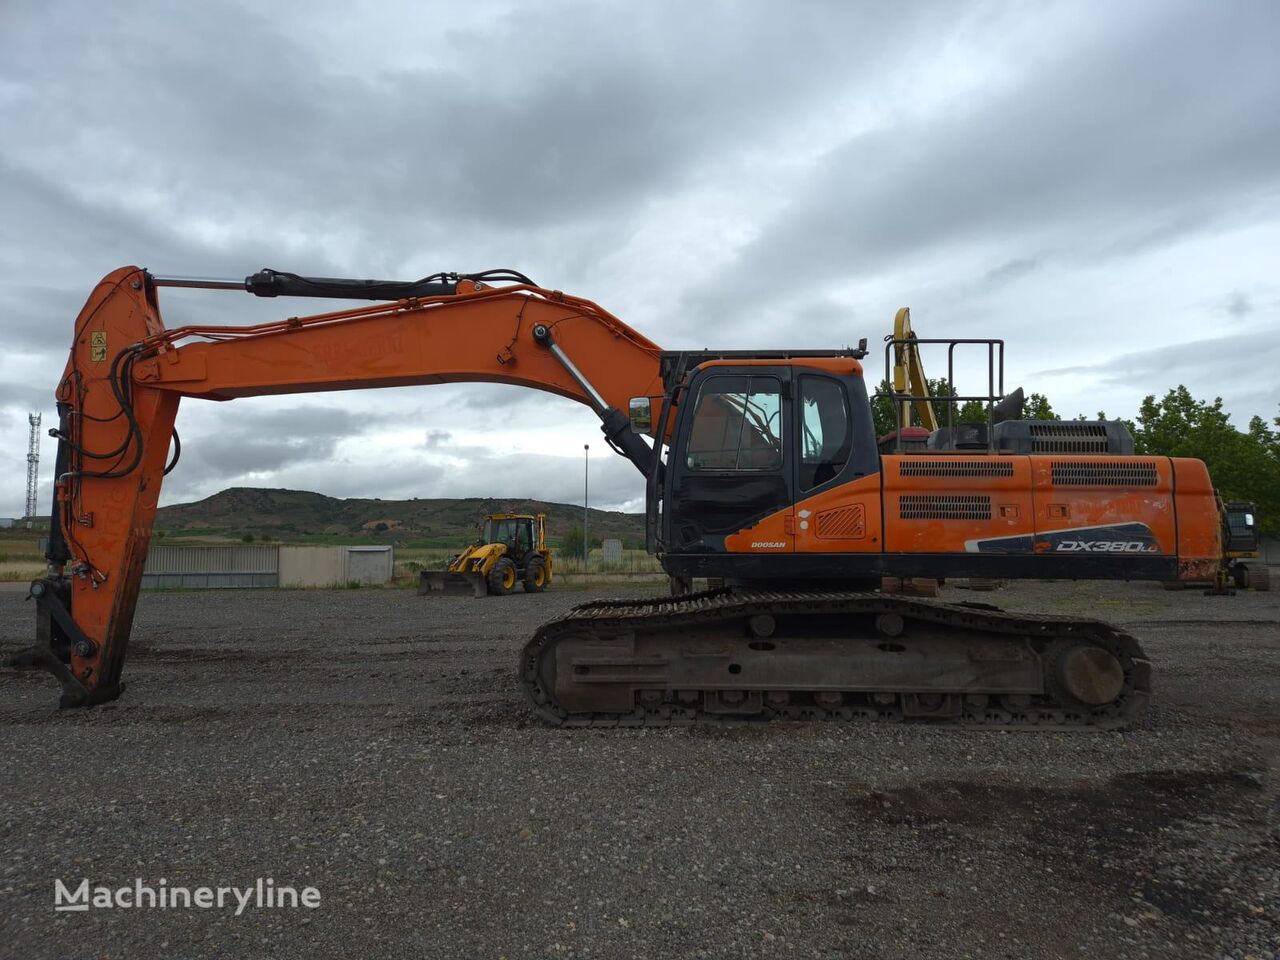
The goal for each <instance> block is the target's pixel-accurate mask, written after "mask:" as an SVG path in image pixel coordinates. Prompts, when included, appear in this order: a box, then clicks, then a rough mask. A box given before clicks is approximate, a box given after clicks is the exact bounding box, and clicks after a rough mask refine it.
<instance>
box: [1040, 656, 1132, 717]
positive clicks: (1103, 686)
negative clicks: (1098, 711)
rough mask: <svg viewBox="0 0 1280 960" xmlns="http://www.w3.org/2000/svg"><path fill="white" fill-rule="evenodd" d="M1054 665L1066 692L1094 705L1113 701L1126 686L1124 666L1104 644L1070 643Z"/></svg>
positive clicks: (1084, 702) (1058, 678) (1080, 700)
mask: <svg viewBox="0 0 1280 960" xmlns="http://www.w3.org/2000/svg"><path fill="white" fill-rule="evenodd" d="M1051 669H1052V670H1053V675H1054V678H1055V679H1056V680H1057V682H1058V686H1059V687H1060V688H1061V690H1062V692H1063V693H1064V694H1066V695H1067V696H1069V697H1070V698H1071V699H1073V700H1075V701H1076V702H1077V703H1083V704H1086V705H1088V706H1091V707H1100V706H1102V705H1103V704H1104V703H1110V702H1111V701H1112V700H1114V699H1115V698H1116V697H1118V696H1120V691H1121V690H1123V689H1124V668H1123V667H1122V666H1121V665H1120V661H1119V660H1117V659H1116V658H1115V656H1114V655H1112V653H1111V652H1110V651H1108V650H1104V649H1102V647H1095V646H1089V645H1083V644H1081V645H1075V646H1070V647H1067V648H1066V649H1064V650H1063V651H1062V652H1060V653H1059V654H1058V655H1057V656H1056V657H1055V658H1054V662H1053V665H1052V668H1051Z"/></svg>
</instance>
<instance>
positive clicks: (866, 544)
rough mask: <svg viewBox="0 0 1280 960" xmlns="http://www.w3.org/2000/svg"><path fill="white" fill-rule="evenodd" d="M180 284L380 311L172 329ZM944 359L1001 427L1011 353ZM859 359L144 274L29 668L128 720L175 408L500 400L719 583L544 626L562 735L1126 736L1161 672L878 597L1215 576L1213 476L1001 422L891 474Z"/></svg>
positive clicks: (103, 356)
mask: <svg viewBox="0 0 1280 960" xmlns="http://www.w3.org/2000/svg"><path fill="white" fill-rule="evenodd" d="M166 287H195V288H205V289H212V290H219V289H221V290H235V291H239V292H240V293H246V292H247V293H249V294H253V295H256V296H260V297H283V296H289V297H311V298H337V299H346V300H350V299H366V300H371V301H376V302H375V303H372V304H371V305H369V306H362V307H355V308H347V307H346V306H345V305H344V306H343V308H342V309H338V310H334V311H331V312H327V313H318V314H315V315H312V316H290V317H288V318H287V319H283V320H280V321H278V322H271V323H263V324H258V325H253V326H240V327H234V326H204V325H196V326H178V327H174V328H166V326H165V325H164V323H163V321H162V320H161V314H160V302H159V294H160V291H161V290H162V289H164V288H166ZM922 342H924V341H922ZM950 343H951V344H952V347H951V349H952V350H953V351H954V349H955V348H956V347H959V346H962V345H963V344H965V343H969V344H978V345H979V346H980V347H981V348H983V349H985V350H986V351H987V353H988V356H990V357H992V358H995V357H997V355H998V358H999V362H998V363H993V364H992V365H991V366H990V368H989V376H988V380H989V382H990V383H991V384H992V386H991V387H990V388H989V392H988V395H987V396H985V397H983V398H982V399H983V400H984V401H987V402H988V403H989V404H990V406H991V407H994V406H996V405H997V404H998V403H999V402H1000V400H1001V399H1002V395H1003V393H1004V387H1003V350H1004V344H1003V342H1002V341H999V340H983V341H950ZM894 346H895V344H894V343H892V342H889V343H887V344H886V355H885V367H886V376H887V374H888V367H889V364H890V361H891V354H892V350H893V348H894ZM865 356H866V348H865V340H864V341H862V343H860V344H859V346H858V347H857V348H852V349H850V348H843V349H831V350H696V351H695V350H676V351H670V350H663V349H662V348H661V347H659V346H658V345H657V344H655V343H654V342H652V341H651V340H649V339H647V338H646V337H644V336H643V335H642V334H640V333H639V332H637V331H636V330H634V329H632V328H631V327H629V326H627V325H626V324H625V323H623V322H622V321H621V320H619V319H618V318H616V317H615V316H613V315H612V314H610V313H608V312H607V311H606V310H604V309H603V308H601V307H600V306H598V305H596V304H595V303H592V302H591V301H589V300H585V299H582V298H581V297H576V296H572V295H570V294H567V293H564V292H562V291H559V290H553V289H547V288H543V287H539V286H537V285H536V284H534V283H533V282H532V281H531V280H530V279H529V278H528V277H525V276H523V275H522V274H519V273H516V272H514V271H509V270H497V271H488V272H486V273H479V274H436V275H433V276H431V277H426V278H423V279H422V280H419V281H412V282H393V281H378V280H343V279H332V278H318V277H303V276H298V275H296V274H291V273H284V272H278V271H274V270H262V271H259V272H258V273H256V274H253V275H252V276H249V277H246V278H245V279H243V280H239V279H229V280H223V279H206V278H198V277H179V276H160V275H155V274H151V273H149V272H147V271H146V270H144V269H141V268H139V267H132V266H131V267H123V268H121V269H118V270H116V271H114V272H112V273H111V274H109V275H108V276H107V277H105V278H104V279H103V280H102V281H101V282H100V283H99V284H98V285H97V286H96V287H95V288H94V290H93V292H92V293H91V295H90V296H89V299H88V301H87V303H86V304H85V306H84V308H83V310H82V311H81V312H80V314H79V316H78V317H77V319H76V321H75V326H74V330H73V336H72V346H71V354H70V357H69V359H68V362H67V365H66V369H65V371H64V373H63V375H62V378H61V380H60V382H59V383H58V386H57V404H58V414H59V425H58V427H57V428H56V429H55V430H54V434H55V436H56V437H57V440H58V452H57V483H56V489H55V492H54V504H53V514H52V516H53V520H52V529H51V534H50V538H49V547H48V553H47V559H48V573H47V575H46V576H44V577H42V578H40V579H38V580H36V581H35V582H34V583H32V585H31V591H30V593H31V596H32V597H33V598H34V599H35V601H36V630H35V641H36V642H35V645H34V646H33V647H32V648H30V649H29V650H27V651H25V652H24V653H23V654H21V655H19V658H18V662H19V663H20V664H22V665H25V666H30V667H42V668H44V669H46V670H48V671H49V672H50V673H52V674H53V675H54V676H55V677H56V678H57V679H58V681H59V682H60V684H61V687H62V696H61V703H62V705H64V706H85V705H90V704H96V703H101V702H103V701H107V700H111V699H114V698H115V697H117V696H119V695H120V693H121V691H122V689H123V685H122V682H121V673H122V670H123V666H124V662H125V653H126V650H127V647H128V641H129V633H130V627H131V625H132V622H133V614H134V608H135V605H136V602H137V597H138V587H139V582H140V579H141V574H142V567H143V562H144V561H145V559H146V555H147V545H148V542H149V540H150V537H151V529H152V523H153V521H154V518H155V512H156V506H157V501H158V499H159V496H160V489H161V484H162V482H163V478H164V476H165V474H166V473H167V472H169V471H170V470H171V469H173V467H174V465H175V462H176V459H177V456H178V454H179V449H180V448H179V446H178V444H177V437H176V434H175V433H174V419H175V416H176V414H177V410H178V404H179V402H180V401H181V400H182V399H183V398H184V397H190V398H196V399H202V400H215V401H227V400H234V399H236V398H238V397H251V396H262V395H267V394H287V393H301V392H309V391H325V390H345V389H357V388H367V387H395V386H404V385H410V384H432V383H446V382H460V381H488V382H497V383H509V384H518V385H521V386H525V387H530V388H533V389H538V390H544V391H548V392H550V393H553V394H556V395H558V396H562V397H568V398H570V399H573V400H577V401H579V402H581V403H584V404H586V405H587V406H589V407H590V408H591V409H592V410H594V411H595V413H596V414H597V415H598V416H599V418H600V422H601V428H602V430H603V433H604V436H605V438H606V440H607V442H608V443H609V445H610V446H611V447H612V448H613V449H614V450H615V451H616V452H617V453H618V454H620V455H621V456H623V457H625V458H626V459H627V460H629V461H630V462H631V463H632V464H634V466H635V467H636V469H637V470H638V471H639V472H640V474H641V475H642V477H643V479H644V483H645V487H646V500H647V512H646V539H647V544H648V548H649V550H650V551H651V552H653V553H654V554H656V555H657V556H658V557H659V559H660V562H661V564H662V566H663V568H664V569H665V570H666V572H667V573H668V575H669V576H671V577H672V578H673V579H674V581H675V582H677V583H683V584H686V585H687V584H688V583H690V582H691V581H692V579H693V578H721V579H722V580H723V581H724V583H725V584H726V585H725V586H724V587H722V588H720V589H716V590H710V591H703V592H701V593H684V594H682V595H675V596H671V597H656V598H653V599H626V600H600V601H595V602H590V603H584V604H581V605H579V606H577V607H575V608H573V609H572V610H570V611H569V612H567V613H565V614H563V615H562V616H559V617H556V618H555V619H553V620H551V621H549V622H547V623H544V624H543V625H542V626H540V627H539V628H538V629H537V630H536V631H535V632H534V634H533V636H532V637H531V638H530V639H529V641H528V642H527V644H526V645H525V646H524V648H523V650H522V651H521V653H520V656H519V666H518V670H519V681H520V684H521V686H522V688H523V690H524V692H525V694H526V696H527V697H528V700H529V702H530V704H531V705H532V708H533V710H534V711H535V712H536V713H537V715H538V716H539V717H541V718H542V719H543V720H545V721H546V722H548V723H550V724H556V725H563V726H619V725H622V726H630V725H634V726H641V725H643V726H648V725H668V724H683V723H695V722H709V723H714V722H726V721H735V722H736V721H742V720H750V719H774V718H779V719H826V720H847V721H854V720H870V721H901V720H921V721H938V722H950V723H958V724H975V725H996V726H1004V727H1017V726H1029V727H1063V728H1090V727H1091V728H1114V727H1120V726H1124V725H1125V724H1127V723H1130V722H1131V721H1133V719H1134V718H1135V717H1137V716H1139V715H1140V714H1141V713H1142V711H1143V709H1144V707H1145V705H1146V703H1147V700H1148V697H1149V694H1150V689H1151V674H1150V665H1149V663H1148V660H1147V658H1146V657H1145V656H1144V654H1143V651H1142V649H1141V648H1140V646H1139V644H1138V642H1137V640H1136V639H1135V638H1133V637H1132V636H1130V635H1129V634H1127V633H1125V632H1124V631H1122V630H1119V629H1116V628H1115V627H1113V626H1110V625H1108V624H1106V623H1104V622H1102V621H1099V620H1093V619H1087V618H1078V617H1070V616H1033V615H1028V614H1016V613H1007V612H1004V611H1002V610H999V609H997V608H996V607H993V606H991V605H987V604H978V603H950V602H943V601H939V600H936V599H926V598H910V597H905V596H901V595H894V594H891V593H888V594H887V593H884V592H881V591H879V590H878V589H877V587H878V586H879V584H880V583H881V581H882V578H885V577H896V578H902V579H905V578H934V579H937V578H946V577H989V578H1009V579H1038V578H1041V579H1101V580H1120V579H1142V580H1159V581H1165V580H1168V581H1174V580H1188V581H1196V580H1205V579H1215V578H1218V577H1220V576H1221V575H1222V570H1223V527H1222V518H1221V515H1220V512H1219V509H1218V505H1217V502H1216V500H1215V496H1214V491H1213V485H1212V483H1211V482H1210V478H1209V474H1208V471H1207V470H1206V469H1205V466H1204V464H1203V463H1202V462H1200V461H1199V460H1194V459H1183V458H1169V457H1156V456H1134V455H1133V451H1132V441H1131V439H1129V440H1128V444H1127V446H1126V443H1125V441H1126V440H1127V439H1128V438H1127V434H1124V431H1123V428H1122V427H1119V426H1118V425H1116V424H1112V423H1067V424H1058V423H1049V424H1042V423H1037V422H1035V421H1020V420H1017V419H1009V420H1004V421H1001V422H995V418H994V417H992V418H991V420H990V422H989V423H988V424H986V425H978V426H974V427H973V428H972V429H971V427H970V426H967V425H966V426H963V427H959V428H955V429H953V430H952V431H950V434H949V435H944V431H943V430H942V429H939V430H938V431H934V432H933V433H931V435H930V437H929V442H928V443H927V444H926V445H925V447H923V448H922V449H918V450H915V451H913V452H911V453H900V452H882V451H881V450H880V449H878V447H877V437H876V436H875V432H874V429H873V421H872V416H871V411H870V403H869V398H868V394H867V389H866V385H865V383H864V372H863V366H862V360H863V359H864V358H865ZM997 368H998V372H999V375H998V377H997V375H996V372H995V371H996V369H997ZM901 399H902V400H904V401H905V400H909V399H911V398H909V397H902V398H901ZM959 399H961V400H963V399H965V398H959ZM170 449H172V450H173V457H172V459H170Z"/></svg>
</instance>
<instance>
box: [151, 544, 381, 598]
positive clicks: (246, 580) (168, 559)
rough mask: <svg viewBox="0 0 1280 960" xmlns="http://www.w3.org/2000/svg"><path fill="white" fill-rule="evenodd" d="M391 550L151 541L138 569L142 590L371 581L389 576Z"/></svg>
mask: <svg viewBox="0 0 1280 960" xmlns="http://www.w3.org/2000/svg"><path fill="white" fill-rule="evenodd" d="M394 564H395V557H394V553H393V551H392V548H391V547H389V546H370V547H341V546H339V547H294V546H288V545H284V544H227V545H218V546H174V545H170V544H163V545H155V544H153V545H152V547H151V549H150V550H149V551H148V553H147V564H146V566H145V567H144V568H143V571H142V587H143V589H144V590H155V589H175V588H182V589H230V588H244V587H337V586H346V585H347V584H350V583H361V584H367V585H374V584H380V583H386V582H388V581H389V580H390V579H391V571H392V569H393V567H394Z"/></svg>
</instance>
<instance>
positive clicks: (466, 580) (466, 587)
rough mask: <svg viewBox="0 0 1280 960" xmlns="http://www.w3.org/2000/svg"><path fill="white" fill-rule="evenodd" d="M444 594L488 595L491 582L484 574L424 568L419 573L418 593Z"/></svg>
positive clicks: (455, 595)
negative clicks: (489, 582)
mask: <svg viewBox="0 0 1280 960" xmlns="http://www.w3.org/2000/svg"><path fill="white" fill-rule="evenodd" d="M437 593H438V594H444V595H445V596H450V597H465V596H472V597H487V596H488V595H489V584H488V582H487V581H486V580H485V578H484V575H483V574H479V573H449V572H448V571H445V570H423V571H422V572H421V573H419V574H418V595H419V596H425V595H429V594H437Z"/></svg>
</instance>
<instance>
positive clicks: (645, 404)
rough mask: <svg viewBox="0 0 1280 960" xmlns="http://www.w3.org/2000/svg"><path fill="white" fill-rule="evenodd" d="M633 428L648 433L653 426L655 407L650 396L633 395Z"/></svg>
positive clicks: (631, 405) (631, 412)
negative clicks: (650, 400)
mask: <svg viewBox="0 0 1280 960" xmlns="http://www.w3.org/2000/svg"><path fill="white" fill-rule="evenodd" d="M630 407H631V410H630V414H631V429H632V430H634V431H635V432H636V433H648V432H649V430H650V429H651V428H652V427H653V408H652V405H651V404H650V403H649V398H648V397H632V398H631V404H630Z"/></svg>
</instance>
